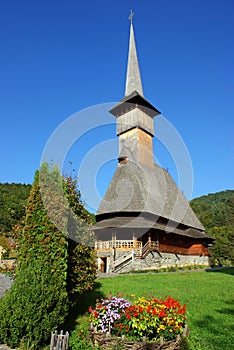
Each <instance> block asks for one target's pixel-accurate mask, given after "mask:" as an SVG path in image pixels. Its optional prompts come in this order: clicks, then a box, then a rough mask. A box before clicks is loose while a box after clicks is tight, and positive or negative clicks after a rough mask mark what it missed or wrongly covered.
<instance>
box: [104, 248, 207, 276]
mask: <svg viewBox="0 0 234 350" xmlns="http://www.w3.org/2000/svg"><path fill="white" fill-rule="evenodd" d="M125 256H128V259H127V260H126V261H124V262H123V263H122V264H120V265H118V266H116V267H115V268H113V264H114V261H118V259H121V258H124V257H125ZM97 259H98V270H99V271H100V272H107V273H108V272H118V273H119V272H131V271H141V270H154V269H160V268H168V267H184V266H194V265H196V266H199V265H200V266H209V257H208V256H198V255H182V254H170V253H159V252H149V253H148V254H147V255H146V256H145V257H144V258H142V257H141V258H140V257H138V256H134V252H133V251H131V250H130V251H129V250H128V251H124V252H123V251H119V252H115V253H114V252H113V251H109V252H107V251H106V252H100V251H99V252H98V253H97ZM101 263H104V264H105V266H104V268H103V267H101Z"/></svg>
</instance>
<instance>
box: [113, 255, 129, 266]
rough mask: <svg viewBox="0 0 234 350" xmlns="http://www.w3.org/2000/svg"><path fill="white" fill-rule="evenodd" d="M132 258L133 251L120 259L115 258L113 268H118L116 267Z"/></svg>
mask: <svg viewBox="0 0 234 350" xmlns="http://www.w3.org/2000/svg"><path fill="white" fill-rule="evenodd" d="M130 259H132V252H131V253H128V254H126V255H123V256H121V258H119V259H118V260H115V261H114V262H113V269H114V270H116V268H117V267H118V266H119V265H122V264H123V263H125V262H127V261H128V260H130Z"/></svg>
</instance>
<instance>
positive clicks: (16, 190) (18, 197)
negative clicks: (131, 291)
mask: <svg viewBox="0 0 234 350" xmlns="http://www.w3.org/2000/svg"><path fill="white" fill-rule="evenodd" d="M30 189H31V185H25V184H15V183H12V184H9V183H4V184H2V183H0V235H1V234H2V233H4V234H6V235H7V236H11V235H12V227H13V226H14V225H16V224H18V223H20V222H21V220H22V219H23V217H24V214H25V203H26V200H27V198H28V197H29V193H30Z"/></svg>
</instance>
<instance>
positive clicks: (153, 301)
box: [89, 297, 188, 349]
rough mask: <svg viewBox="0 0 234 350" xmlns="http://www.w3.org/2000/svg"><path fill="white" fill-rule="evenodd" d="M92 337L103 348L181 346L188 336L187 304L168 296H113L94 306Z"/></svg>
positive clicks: (90, 310)
mask: <svg viewBox="0 0 234 350" xmlns="http://www.w3.org/2000/svg"><path fill="white" fill-rule="evenodd" d="M89 312H90V321H91V328H90V339H91V340H92V342H93V343H94V344H96V345H99V346H100V347H101V348H102V349H113V348H115V347H116V348H117V347H119V346H121V348H122V349H180V345H181V343H182V341H183V337H185V336H187V335H188V329H187V326H186V324H185V321H186V315H185V313H186V305H183V306H182V305H180V303H179V302H178V301H177V300H175V299H173V298H171V297H168V298H167V299H165V300H164V299H158V298H154V297H153V298H150V299H146V298H138V299H137V300H135V301H134V302H133V303H132V304H131V303H130V302H129V301H128V300H126V299H123V298H117V297H112V298H109V299H102V300H101V301H97V304H96V306H95V308H94V309H92V308H90V309H89Z"/></svg>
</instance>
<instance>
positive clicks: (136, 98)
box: [110, 11, 160, 167]
mask: <svg viewBox="0 0 234 350" xmlns="http://www.w3.org/2000/svg"><path fill="white" fill-rule="evenodd" d="M132 17H133V12H132V11H131V14H130V16H129V19H130V21H131V23H130V38H129V52H128V63H127V75H126V89H125V97H124V98H123V99H122V100H121V101H120V102H119V103H118V104H117V105H116V106H114V107H113V108H112V109H111V110H110V113H111V114H113V115H114V116H115V117H116V118H117V135H118V137H119V161H120V162H122V161H127V160H130V161H133V162H135V163H141V164H144V165H147V166H150V167H153V166H154V155H153V146H152V138H153V136H154V123H153V118H154V117H156V116H157V115H159V114H160V112H159V111H158V110H157V108H155V107H154V106H153V105H151V103H149V102H148V101H147V100H146V99H145V97H144V96H143V89H142V83H141V75H140V69H139V64H138V59H137V52H136V44H135V38H134V30H133V24H132Z"/></svg>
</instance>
